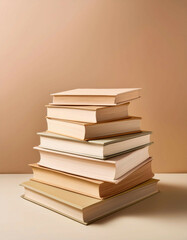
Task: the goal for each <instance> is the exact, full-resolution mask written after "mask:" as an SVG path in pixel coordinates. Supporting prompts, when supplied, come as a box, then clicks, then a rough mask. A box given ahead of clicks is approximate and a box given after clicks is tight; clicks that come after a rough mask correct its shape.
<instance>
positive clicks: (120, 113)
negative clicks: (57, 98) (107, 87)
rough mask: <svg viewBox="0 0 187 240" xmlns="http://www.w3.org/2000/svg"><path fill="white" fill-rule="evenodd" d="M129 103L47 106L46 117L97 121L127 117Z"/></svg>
mask: <svg viewBox="0 0 187 240" xmlns="http://www.w3.org/2000/svg"><path fill="white" fill-rule="evenodd" d="M128 105H129V103H125V104H120V105H117V106H52V105H48V106H47V117H49V118H56V119H62V120H71V121H79V122H88V123H97V122H106V121H113V120H118V119H124V118H127V117H128Z"/></svg>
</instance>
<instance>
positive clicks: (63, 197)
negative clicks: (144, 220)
mask: <svg viewBox="0 0 187 240" xmlns="http://www.w3.org/2000/svg"><path fill="white" fill-rule="evenodd" d="M34 167H36V166H34ZM136 183H137V182H136ZM157 183H158V180H157V179H149V180H147V181H145V182H143V183H141V184H138V185H136V186H134V187H132V185H135V182H134V184H132V183H131V184H130V183H129V185H128V184H127V185H126V188H125V187H124V189H128V190H125V191H123V192H121V193H118V194H116V195H113V196H110V197H108V198H100V199H99V197H98V198H94V197H91V196H86V195H83V194H80V193H78V192H72V191H68V190H65V189H61V188H59V187H56V186H52V185H48V184H45V183H42V182H38V181H35V180H32V179H31V180H29V181H27V182H24V183H22V184H21V185H22V186H23V187H24V188H25V192H24V195H23V196H22V197H23V198H24V199H26V200H29V201H31V202H34V203H36V204H38V205H41V206H43V207H46V208H48V209H50V210H53V211H55V212H57V213H60V214H62V215H64V216H66V217H69V218H71V219H73V220H76V221H78V222H80V223H83V224H85V225H87V224H89V223H92V222H94V221H96V220H98V219H100V218H102V217H104V216H106V215H109V214H111V213H113V212H116V211H118V210H120V209H122V208H124V207H127V206H129V205H131V204H133V203H136V202H138V201H140V200H142V199H145V198H147V197H149V196H151V195H153V194H155V193H157V192H158V187H157ZM98 185H99V184H98ZM129 187H131V188H130V189H129ZM80 189H81V188H80Z"/></svg>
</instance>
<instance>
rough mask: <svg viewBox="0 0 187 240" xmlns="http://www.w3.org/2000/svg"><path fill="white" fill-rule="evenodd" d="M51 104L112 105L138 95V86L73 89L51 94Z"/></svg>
mask: <svg viewBox="0 0 187 240" xmlns="http://www.w3.org/2000/svg"><path fill="white" fill-rule="evenodd" d="M51 95H52V96H53V102H52V103H50V104H51V105H94V106H97V105H98V106H114V105H117V104H122V103H124V102H128V101H131V100H133V99H136V98H139V97H140V88H116V89H104V88H103V89H86V88H82V89H81V88H80V89H73V90H69V91H64V92H59V93H54V94H51Z"/></svg>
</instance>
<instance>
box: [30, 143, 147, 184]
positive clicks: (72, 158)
mask: <svg viewBox="0 0 187 240" xmlns="http://www.w3.org/2000/svg"><path fill="white" fill-rule="evenodd" d="M34 149H36V150H38V151H39V153H40V161H39V162H38V164H39V165H40V166H43V167H48V168H51V169H54V170H58V171H62V172H66V173H71V174H75V175H79V176H82V177H88V178H93V179H98V180H102V181H106V182H114V183H116V182H119V181H121V180H122V179H123V178H125V177H126V176H127V174H129V171H133V170H134V168H136V167H137V166H138V165H140V164H142V163H143V162H145V161H148V158H149V151H148V150H149V147H148V146H147V147H144V148H141V149H138V150H136V151H133V152H130V153H126V154H122V155H119V156H116V157H113V158H110V159H107V160H99V159H96V158H90V157H84V156H79V155H75V154H70V153H65V152H57V151H52V150H48V149H44V148H41V147H34Z"/></svg>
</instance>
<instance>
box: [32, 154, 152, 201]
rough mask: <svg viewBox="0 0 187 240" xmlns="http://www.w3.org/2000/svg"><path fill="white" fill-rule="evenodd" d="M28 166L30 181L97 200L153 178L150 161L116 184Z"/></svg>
mask: <svg viewBox="0 0 187 240" xmlns="http://www.w3.org/2000/svg"><path fill="white" fill-rule="evenodd" d="M29 166H31V168H32V170H33V178H32V179H31V180H34V181H37V182H41V183H45V184H48V185H51V186H54V187H59V188H62V189H66V190H69V191H72V192H77V193H80V194H83V195H87V196H90V197H94V198H98V199H103V198H108V197H111V196H113V195H116V194H118V193H120V192H124V191H125V190H128V189H130V188H132V187H134V186H136V185H138V184H140V183H142V182H145V181H147V180H149V179H150V178H152V177H153V176H154V174H153V172H152V170H151V159H149V161H147V162H145V163H143V164H140V166H138V167H137V168H135V169H134V171H132V172H131V173H130V174H129V175H128V176H127V177H125V178H124V179H123V180H122V181H121V182H119V183H118V184H115V183H109V182H103V181H99V180H94V179H91V178H85V177H80V176H77V175H73V174H68V173H65V172H60V171H56V170H53V169H50V168H45V167H41V166H39V165H38V164H29Z"/></svg>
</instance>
